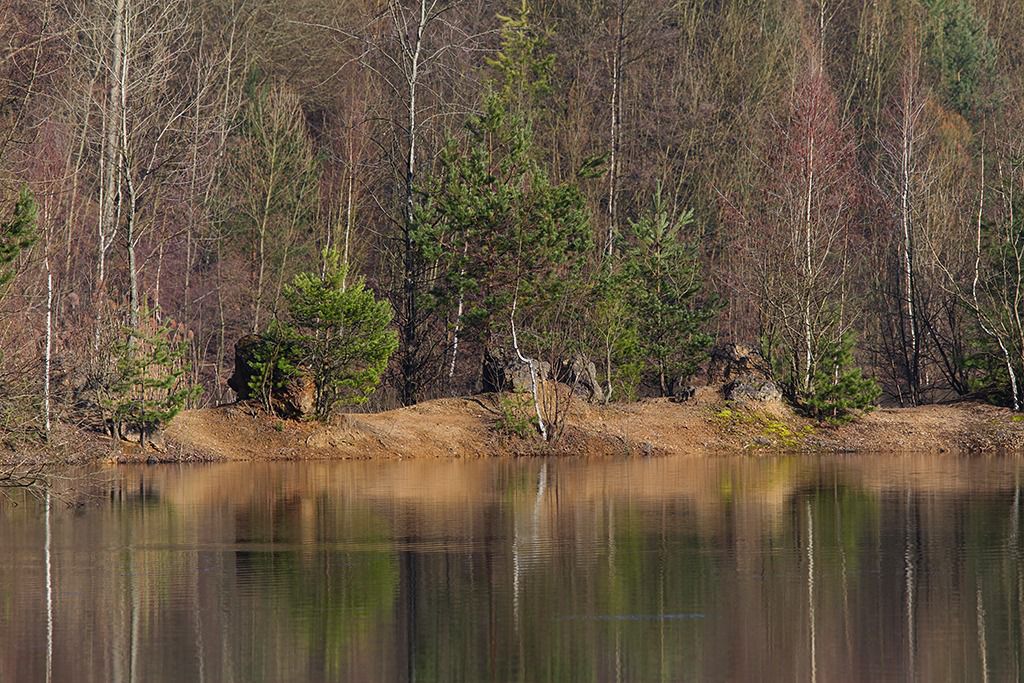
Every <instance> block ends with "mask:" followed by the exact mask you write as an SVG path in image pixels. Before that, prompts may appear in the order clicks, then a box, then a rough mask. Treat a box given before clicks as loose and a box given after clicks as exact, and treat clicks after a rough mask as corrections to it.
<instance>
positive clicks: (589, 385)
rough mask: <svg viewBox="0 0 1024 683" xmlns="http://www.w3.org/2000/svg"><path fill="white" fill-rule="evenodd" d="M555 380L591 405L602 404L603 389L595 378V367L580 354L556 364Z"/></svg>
mask: <svg viewBox="0 0 1024 683" xmlns="http://www.w3.org/2000/svg"><path fill="white" fill-rule="evenodd" d="M557 379H558V381H559V382H561V383H562V384H567V385H569V386H571V387H572V388H573V390H574V391H575V392H576V393H577V394H578V395H579V396H582V397H583V398H584V399H586V400H587V401H590V402H591V403H604V389H602V388H601V382H600V380H599V379H598V377H597V366H595V365H594V363H593V362H592V361H591V360H590V359H589V358H587V357H586V356H584V355H583V354H582V353H577V354H573V355H572V356H570V357H569V358H568V359H564V360H562V361H560V362H559V364H558V376H557Z"/></svg>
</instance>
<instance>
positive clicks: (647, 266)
mask: <svg viewBox="0 0 1024 683" xmlns="http://www.w3.org/2000/svg"><path fill="white" fill-rule="evenodd" d="M692 225H693V212H692V211H683V212H678V213H677V212H674V211H672V210H671V209H670V208H669V207H668V205H667V204H666V202H665V199H664V197H663V195H662V190H661V186H660V185H659V186H658V187H657V188H656V190H655V192H654V197H653V200H652V203H651V207H650V209H649V210H648V211H647V212H646V213H644V214H643V215H642V216H641V217H640V218H639V219H638V220H635V221H630V222H629V233H630V234H629V237H630V240H631V243H630V246H629V248H628V249H627V250H626V254H625V256H624V258H623V262H622V271H621V272H622V276H621V277H622V286H623V287H624V292H625V298H626V301H627V302H628V311H629V316H630V319H631V320H632V321H633V323H634V325H635V326H636V331H637V334H636V339H637V349H636V352H637V353H638V355H639V356H640V357H641V358H642V359H643V362H644V364H645V366H646V368H647V369H646V374H647V375H648V377H651V378H652V379H654V380H655V381H656V382H657V385H658V388H659V390H660V391H661V393H662V395H667V394H668V393H669V392H670V391H671V389H672V383H673V382H675V381H678V380H685V379H688V378H689V377H690V376H691V375H693V373H694V372H695V371H696V369H697V366H698V365H699V364H700V363H701V361H703V360H704V358H705V355H706V353H707V349H708V348H709V347H710V346H711V343H712V341H713V337H712V336H711V335H710V334H709V333H708V332H707V329H706V328H707V323H708V322H709V321H710V320H711V319H712V318H713V317H714V316H715V314H716V313H717V312H718V309H719V304H718V302H717V301H715V300H714V299H711V298H708V297H703V291H704V277H703V272H702V268H701V263H700V257H699V254H698V253H697V240H696V239H694V237H693V236H691V235H688V234H687V231H688V230H689V229H690V227H691V226H692Z"/></svg>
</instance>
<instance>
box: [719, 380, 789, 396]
mask: <svg viewBox="0 0 1024 683" xmlns="http://www.w3.org/2000/svg"><path fill="white" fill-rule="evenodd" d="M722 395H723V396H725V398H726V399H727V400H729V401H757V402H766V401H781V400H782V392H781V391H779V388H778V387H777V386H775V382H773V381H771V380H770V379H764V378H756V377H753V376H750V377H746V378H740V379H734V380H733V381H731V382H729V383H728V384H726V385H724V386H723V387H722Z"/></svg>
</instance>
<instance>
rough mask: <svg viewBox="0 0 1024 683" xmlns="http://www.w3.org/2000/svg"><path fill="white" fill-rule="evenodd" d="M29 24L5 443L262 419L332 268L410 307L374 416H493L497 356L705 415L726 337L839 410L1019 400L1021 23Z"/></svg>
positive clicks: (196, 4) (220, 9) (11, 113)
mask: <svg viewBox="0 0 1024 683" xmlns="http://www.w3.org/2000/svg"><path fill="white" fill-rule="evenodd" d="M0 27H2V28H0V215H2V216H3V218H2V219H0V223H2V227H3V230H2V232H0V282H2V286H3V289H2V293H0V393H2V397H0V406H2V407H0V412H2V415H0V422H2V424H3V430H4V432H5V434H7V435H8V437H7V440H8V442H9V443H17V442H20V441H21V440H24V439H33V438H38V437H39V436H40V435H44V436H45V435H46V434H48V433H49V432H50V430H51V424H52V423H54V422H60V423H63V424H74V425H85V426H88V425H92V426H96V425H103V424H105V422H109V420H110V418H111V416H112V415H114V416H116V415H117V414H118V411H120V410H128V411H129V412H131V411H135V413H133V414H136V413H138V411H139V410H141V411H143V412H146V411H149V412H148V413H146V414H147V415H149V416H150V417H153V418H154V419H159V418H162V417H163V415H164V413H166V412H173V411H174V410H175V409H177V408H179V407H181V406H201V405H211V404H216V403H220V402H223V401H226V400H230V399H231V398H232V397H233V394H232V393H231V390H230V389H228V387H227V385H226V379H227V377H228V376H229V375H230V374H231V372H232V369H233V366H234V343H235V342H236V341H237V340H238V339H239V338H241V337H243V336H244V335H246V334H250V333H261V332H264V331H266V330H267V329H268V327H269V326H271V325H272V324H274V321H277V320H281V319H285V318H287V317H288V315H289V308H288V306H289V292H294V285H295V283H296V282H301V281H302V280H301V278H302V277H306V278H307V280H308V276H309V274H310V273H312V274H319V275H320V276H321V277H322V279H323V280H322V282H323V281H328V280H330V281H332V282H335V283H336V284H338V288H339V289H341V290H344V289H346V288H347V287H349V283H351V285H352V286H353V287H355V288H357V289H359V290H360V291H362V288H363V283H365V287H366V290H367V291H369V292H372V293H374V294H375V295H376V297H377V298H378V299H379V300H382V301H387V302H388V303H389V304H390V311H389V312H387V313H385V312H383V311H380V310H379V309H374V310H375V311H376V314H375V315H376V316H377V317H376V318H375V319H376V320H378V322H379V323H380V324H385V325H387V324H390V326H391V327H393V329H394V335H395V340H396V343H395V348H394V349H388V353H385V354H383V356H384V362H383V364H382V363H381V353H379V351H380V349H378V350H377V351H378V352H375V355H374V360H373V365H375V366H379V370H380V372H381V373H383V374H382V376H381V379H382V384H381V389H380V390H378V391H377V392H376V393H374V394H373V396H372V398H371V401H370V407H372V408H378V409H379V408H390V407H395V406H398V405H407V404H411V403H414V402H417V401H422V400H426V399H430V398H435V397H439V396H446V395H453V394H464V393H468V392H471V391H474V390H477V389H479V388H480V386H481V378H482V368H483V365H484V362H483V361H484V357H485V356H486V355H487V354H489V353H492V352H493V353H497V350H499V349H501V350H504V352H506V353H511V352H514V353H515V354H516V356H518V357H519V358H522V359H526V360H530V359H538V360H539V359H543V360H545V361H546V362H548V363H550V364H551V365H552V366H558V365H559V363H560V362H562V363H563V364H564V360H565V359H566V358H575V357H576V356H578V355H580V354H582V355H583V356H585V357H586V358H588V359H591V360H593V361H594V362H595V364H596V366H597V371H598V374H599V375H600V381H601V383H602V385H604V386H605V388H606V390H605V393H606V394H608V396H607V398H608V399H609V400H627V399H632V398H635V397H637V396H643V395H655V394H666V393H672V392H673V391H675V390H677V389H678V385H680V384H681V383H685V382H686V380H687V379H688V377H689V376H690V375H691V374H692V373H693V371H694V369H695V368H696V366H697V364H698V363H699V362H700V360H701V358H702V356H703V354H704V353H705V352H706V351H707V349H708V347H709V346H710V344H711V343H712V342H713V341H714V340H720V341H741V342H750V343H753V344H754V345H756V346H757V347H759V349H760V351H761V352H762V354H763V355H764V357H765V358H766V359H767V360H768V362H769V363H770V365H771V370H772V373H773V374H774V375H775V377H776V379H777V381H778V383H779V385H780V386H781V387H782V388H783V390H784V393H785V394H786V396H787V397H788V398H789V399H790V400H791V401H793V402H794V403H796V404H797V405H799V406H802V407H804V408H806V409H807V410H808V411H809V412H816V411H817V412H821V411H823V410H824V411H828V410H832V411H833V412H834V411H835V410H836V406H837V405H840V406H846V405H847V404H846V403H844V401H846V400H847V398H848V397H845V398H844V397H841V396H840V397H837V395H836V394H837V392H839V393H842V392H846V394H853V395H855V396H854V400H853V404H858V401H860V402H869V399H870V400H873V397H874V394H873V389H871V388H870V387H866V386H865V382H864V381H863V380H862V378H861V374H862V373H863V375H864V376H866V377H868V378H871V380H873V381H874V382H875V383H877V385H878V386H879V387H880V389H881V391H882V392H883V393H884V397H885V400H887V401H889V402H892V403H895V404H899V405H917V404H920V403H926V402H931V401H939V400H946V399H949V398H953V397H957V396H983V397H985V398H988V399H990V400H993V401H996V402H1000V403H1003V404H1005V405H1008V406H1011V407H1014V408H1019V407H1020V405H1021V397H1020V391H1021V390H1020V388H1019V387H1018V377H1019V376H1020V374H1021V373H1022V372H1024V322H1022V320H1024V315H1022V310H1021V309H1022V306H1024V303H1022V298H1024V239H1022V238H1024V235H1022V231H1021V227H1022V224H1021V220H1022V218H1021V215H1022V211H1021V209H1024V206H1021V197H1022V196H1024V192H1022V191H1024V186H1022V180H1024V154H1022V152H1024V136H1022V134H1021V133H1022V131H1024V127H1022V117H1024V113H1022V112H1024V107H1022V106H1021V105H1022V104H1024V102H1022V98H1024V89H1022V85H1024V71H1022V69H1021V65H1022V63H1024V61H1022V58H1024V39H1022V38H1021V36H1024V11H1022V8H1021V6H1020V3H1019V2H1018V1H1017V0H877V1H872V2H854V1H851V0H844V1H833V0H819V1H818V2H808V1H804V0H796V1H794V0H787V1H782V0H763V1H761V2H749V1H747V0H720V1H718V2H705V1H703V0H676V1H671V2H670V1H663V0H644V1H640V0H601V1H585V0H584V1H581V0H533V2H531V3H530V5H529V6H527V5H526V4H525V3H523V4H520V3H515V2H513V3H512V4H511V5H510V4H509V3H508V2H492V1H489V0H448V1H443V0H405V1H403V2H399V1H397V0H392V1H390V2H383V1H377V2H362V1H359V0H288V1H287V2H280V1H278V0H102V1H100V0H46V1H40V0H0ZM303 274H305V275H303ZM297 277H298V278H300V279H299V280H296V278H297ZM332 278H333V279H332ZM314 279H315V278H314ZM322 282H321V285H322ZM290 283H291V284H290ZM314 285H315V283H313V284H310V285H309V286H310V287H314ZM314 288H315V287H314ZM292 298H293V299H294V296H293V297H292ZM371 301H372V297H371ZM367 305H370V304H367ZM388 318H393V322H391V323H388V322H387V319H388ZM381 321H383V322H381ZM314 336H315V335H314ZM381 343H382V344H383V346H384V347H389V342H387V340H383V341H382V342H381ZM139 349H144V352H140V351H139ZM391 350H394V355H393V356H392V355H390V351H391ZM140 353H142V355H144V356H145V357H144V358H143V359H142V360H140V359H139V356H140ZM388 357H390V361H388ZM153 367H159V368H162V369H161V370H159V371H154V370H153ZM362 371H366V368H362ZM372 374H373V373H371V375H372ZM363 379H364V380H365V379H366V378H363ZM370 379H371V380H372V381H370V382H369V384H372V385H376V381H377V378H376V376H373V377H371V378H370ZM365 383H366V382H364V384H365ZM196 387H199V388H201V389H202V390H201V391H199V390H196V389H195V388H196ZM840 390H841V391H840ZM360 392H363V387H362V385H360ZM363 393H364V394H365V393H368V391H366V392H363ZM124 396H129V397H131V401H127V402H126V401H124V400H122V398H123V397H124ZM154 396H157V397H158V398H159V400H153V401H150V403H146V401H147V400H148V399H152V398H153V397H154ZM119 397H122V398H119ZM140 401H141V402H142V407H141V408H140V407H139V403H140Z"/></svg>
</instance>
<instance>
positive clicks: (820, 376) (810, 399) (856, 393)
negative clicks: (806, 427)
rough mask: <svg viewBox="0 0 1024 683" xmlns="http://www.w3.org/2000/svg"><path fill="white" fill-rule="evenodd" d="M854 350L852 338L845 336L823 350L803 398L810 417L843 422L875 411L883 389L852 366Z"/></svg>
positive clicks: (853, 364)
mask: <svg viewBox="0 0 1024 683" xmlns="http://www.w3.org/2000/svg"><path fill="white" fill-rule="evenodd" d="M853 347H854V338H853V336H852V335H849V334H848V335H845V336H844V337H843V338H842V340H841V341H839V342H838V343H834V344H829V345H828V346H826V347H825V349H824V350H823V352H822V354H821V357H820V360H819V362H818V365H817V369H816V370H815V373H814V377H813V378H812V381H811V391H810V393H808V395H807V396H805V397H804V398H803V407H804V409H806V410H807V412H809V413H810V414H811V415H812V416H813V417H816V418H818V419H819V420H829V421H833V422H844V421H847V420H849V419H851V418H852V417H854V416H855V415H856V414H857V413H858V412H868V411H870V410H872V409H873V408H874V406H875V403H876V402H877V401H878V397H879V396H880V395H881V393H882V390H881V388H880V387H879V386H878V383H877V382H876V381H875V380H874V379H872V378H870V377H864V375H863V373H862V372H861V370H860V368H859V367H857V366H856V365H855V363H854V358H853Z"/></svg>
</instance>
